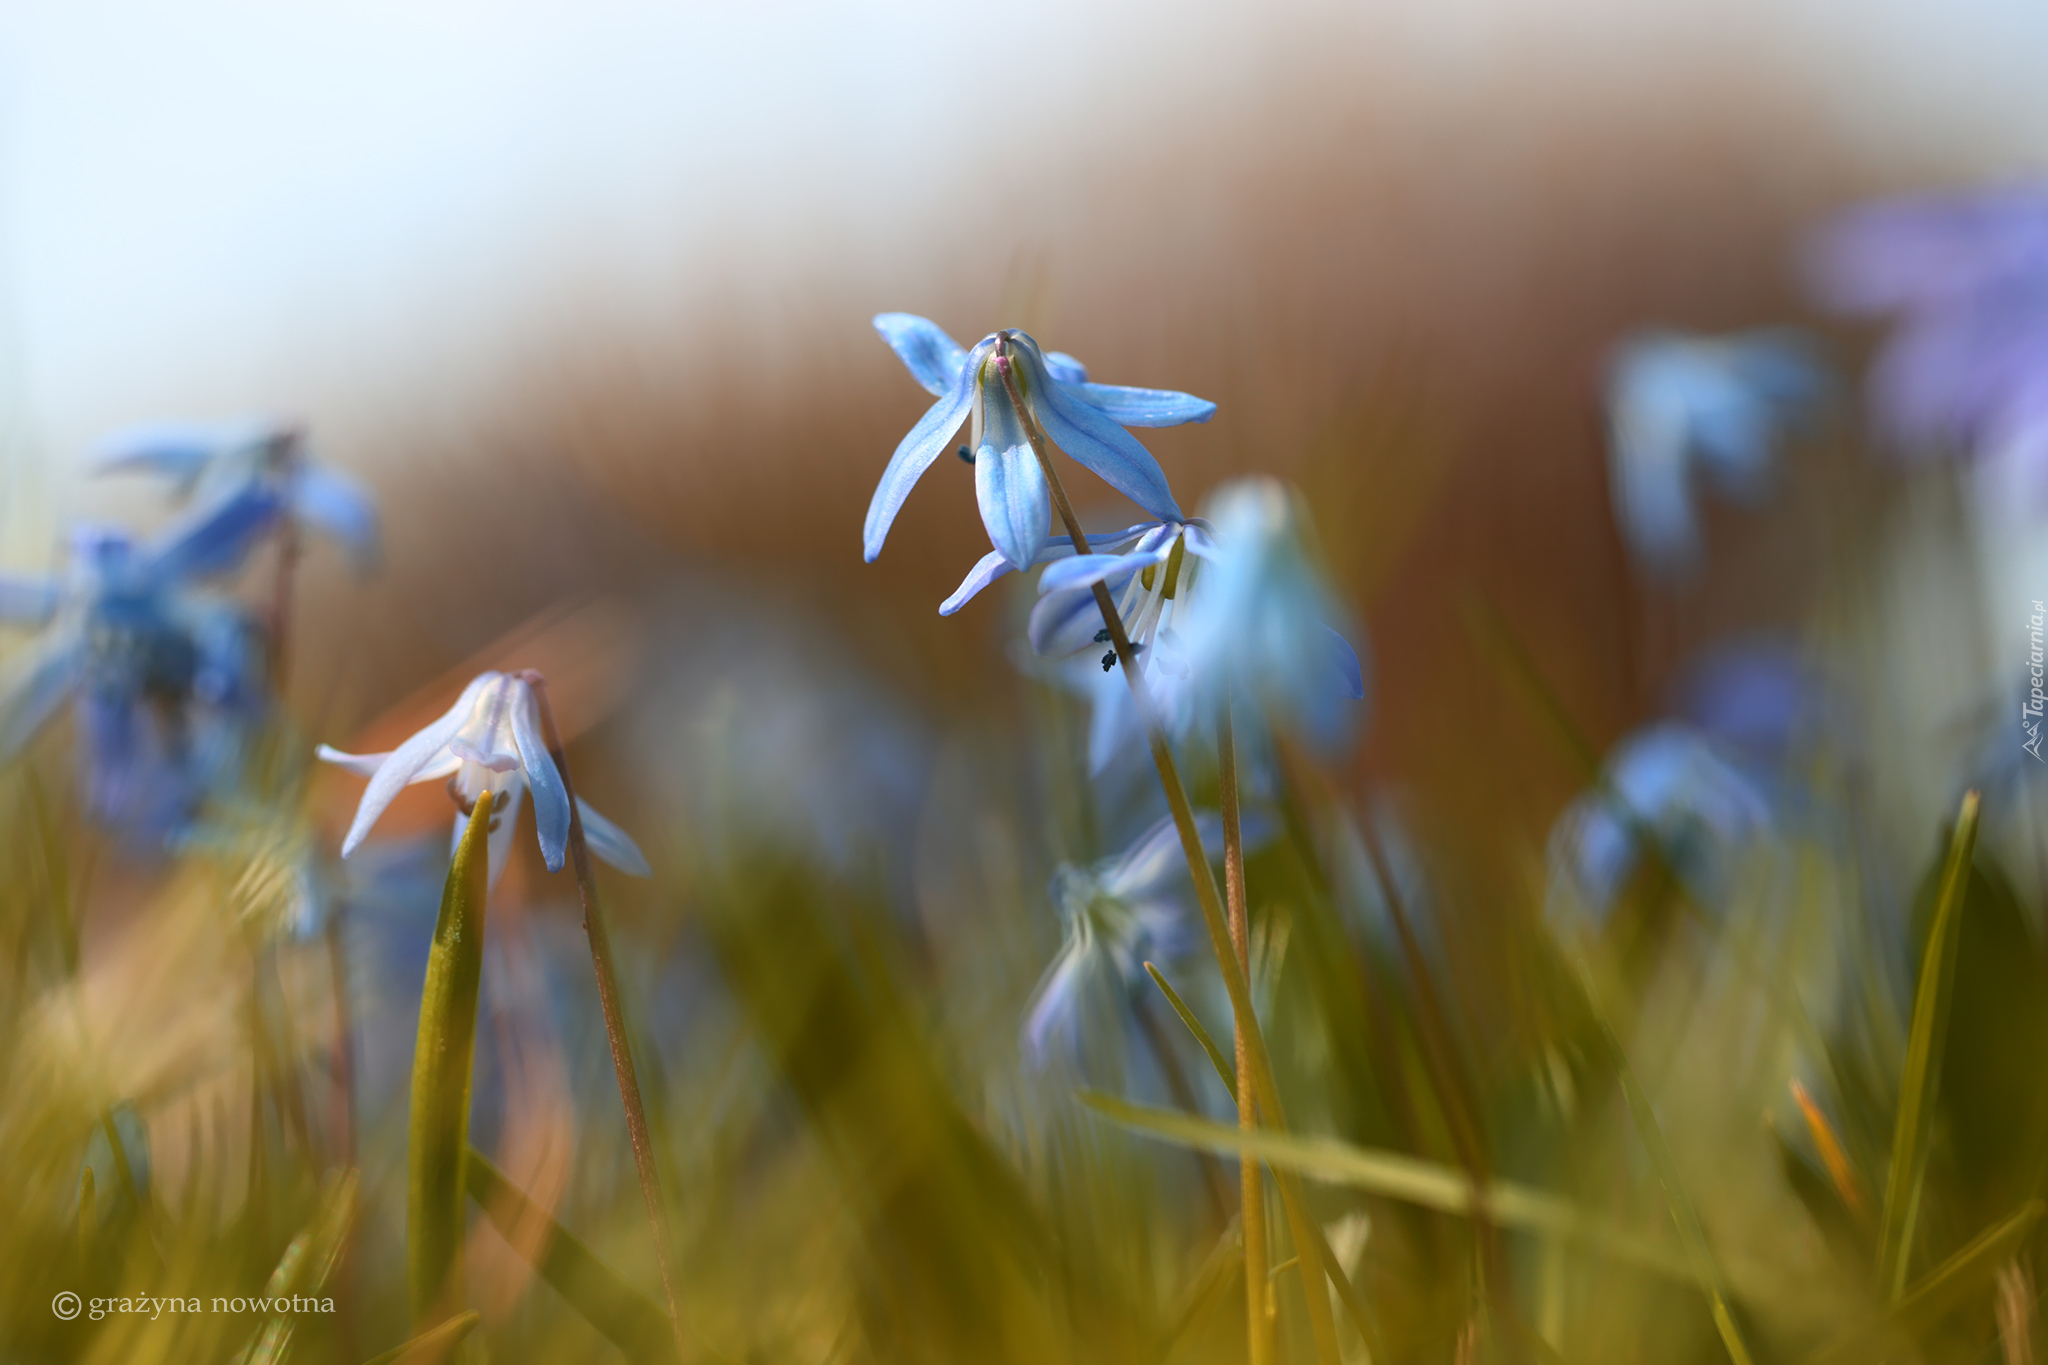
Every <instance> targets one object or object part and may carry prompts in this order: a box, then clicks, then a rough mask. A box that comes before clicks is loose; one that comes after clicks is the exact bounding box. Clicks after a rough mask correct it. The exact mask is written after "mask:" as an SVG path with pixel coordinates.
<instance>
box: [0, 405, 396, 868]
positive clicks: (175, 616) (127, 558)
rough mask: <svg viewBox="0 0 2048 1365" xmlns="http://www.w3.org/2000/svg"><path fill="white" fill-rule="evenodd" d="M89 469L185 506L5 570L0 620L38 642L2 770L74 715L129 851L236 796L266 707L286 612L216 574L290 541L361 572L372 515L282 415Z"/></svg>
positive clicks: (83, 758)
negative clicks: (256, 603)
mask: <svg viewBox="0 0 2048 1365" xmlns="http://www.w3.org/2000/svg"><path fill="white" fill-rule="evenodd" d="M97 467H98V469H99V470H100V471H101V472H109V473H111V472H120V471H140V472H146V473H151V474H157V475H162V476H167V477H168V479H169V480H170V482H171V484H172V496H173V498H174V500H175V501H176V502H177V503H178V504H179V505H180V508H179V511H178V512H177V513H176V514H175V515H174V517H173V518H172V520H171V521H170V523H169V524H168V525H167V526H166V527H165V528H164V529H162V530H160V531H158V532H157V533H155V534H154V535H151V536H148V537H138V536H135V535H133V534H131V533H130V532H128V531H126V530H123V529H120V528H117V527H109V526H98V525H83V526H78V527H75V528H74V529H73V530H72V532H71V535H70V546H69V550H70V553H69V563H68V564H67V565H66V567H65V569H64V571H63V572H61V573H56V574H47V575H7V576H0V621H5V622H7V623H9V624H12V625H16V626H23V627H28V628H32V629H36V630H39V631H40V635H39V637H38V638H37V639H36V640H35V642H34V643H33V644H32V646H31V647H30V648H28V649H27V650H25V651H24V652H23V653H22V654H21V655H19V656H17V657H16V659H15V660H13V662H12V666H11V669H10V671H9V674H8V676H7V678H6V680H5V682H4V683H0V763H8V762H12V761H13V760H15V759H16V758H17V757H19V756H20V755H21V754H22V753H23V751H24V750H25V749H27V747H28V746H29V745H30V743H31V742H32V741H34V740H35V738H36V737H37V736H38V735H39V734H40V733H41V732H42V731H43V730H44V729H45V728H46V727H47V726H48V725H49V724H50V723H51V722H52V721H53V720H54V719H55V718H56V717H57V716H58V715H59V714H60V713H61V712H62V711H63V710H64V709H65V707H66V705H67V704H68V705H69V708H70V710H71V714H72V720H73V727H72V728H73V731H74V734H75V736H76V744H77V754H78V767H79V771H80V773H81V780H82V784H83V787H84V790H85V793H86V799H87V804H88V806H89V808H90V810H91V811H92V812H93V814H94V815H95V816H96V817H97V818H98V819H99V820H101V821H103V822H104V823H105V824H106V825H108V826H109V827H111V828H112V829H113V830H115V831H116V832H117V833H118V834H119V835H120V836H121V837H122V838H123V840H124V842H126V843H127V844H128V845H129V846H130V847H133V848H137V849H144V850H146V849H162V848H164V847H167V846H171V845H174V844H177V843H179V842H181V841H182V840H183V839H185V838H186V836H188V835H189V834H190V832H191V831H192V829H193V828H194V825H195V822H196V821H197V820H198V819H199V818H200V816H201V813H202V811H203V810H204V809H205V808H206V807H207V805H208V803H209V802H213V801H230V800H233V799H236V798H237V797H238V796H239V794H240V784H241V782H242V780H243V777H244V767H245V763H246V760H247V757H248V753H249V747H250V744H251V741H252V739H253V737H254V736H255V735H256V733H257V732H258V730H259V729H260V727H261V726H262V725H263V724H264V723H265V721H266V720H267V719H268V718H269V717H270V715H271V712H272V706H273V701H274V698H273V695H272V693H273V680H274V660H273V654H274V648H273V646H274V642H275V640H276V636H277V633H278V631H279V629H280V626H281V623H282V620H283V614H284V612H285V610H286V604H285V603H284V602H283V601H281V600H273V601H271V602H270V603H268V604H267V606H266V608H264V609H262V610H258V609H254V608H252V607H251V606H250V605H249V604H248V603H247V602H245V601H244V600H242V599H241V598H239V597H237V596H236V595H234V594H233V593H232V592H230V591H229V590H228V586H227V584H228V580H229V579H230V578H231V577H232V576H233V575H234V574H235V573H236V572H237V571H238V570H240V569H241V568H242V566H243V565H244V563H245V562H246V561H247V560H248V559H249V557H250V556H251V554H252V553H254V552H255V551H256V549H257V547H258V546H259V545H261V544H263V543H264V542H265V541H277V542H279V549H278V552H279V553H280V554H296V545H297V538H298V535H299V533H300V531H301V530H313V531H318V532H321V533H323V534H325V535H327V536H330V537H332V538H333V539H335V540H337V541H338V542H339V543H340V544H341V545H342V546H343V548H345V549H346V550H347V551H349V552H350V553H351V554H352V555H353V556H354V557H355V558H356V560H357V562H358V563H360V564H364V565H367V564H369V563H371V562H373V561H374V558H375V555H376V550H377V516H376V510H375V508H374V506H373V505H372V504H371V502H370V500H369V498H368V496H367V495H366V494H365V493H364V492H363V491H362V490H361V489H360V488H358V487H357V486H356V485H355V484H354V483H353V482H352V481H351V480H349V479H348V478H347V477H346V476H344V475H342V474H340V473H338V472H336V471H334V470H331V469H329V468H327V467H325V466H323V465H321V464H319V463H317V462H316V461H314V460H313V459H312V458H311V456H310V455H309V454H308V453H307V450H306V442H305V438H304V434H303V433H302V432H301V431H300V430H299V429H298V428H297V427H295V426H292V425H290V424H288V423H282V422H277V421H270V420H251V421H242V422H235V423H229V424H221V425H210V426H198V425H180V426H164V427H149V428H141V429H137V430H134V431H130V432H126V433H123V434H121V435H120V436H117V437H115V438H114V439H113V440H111V441H109V442H107V443H106V444H105V446H103V447H102V449H101V450H100V451H99V453H98V458H97ZM280 578H281V582H282V581H283V579H282V576H280Z"/></svg>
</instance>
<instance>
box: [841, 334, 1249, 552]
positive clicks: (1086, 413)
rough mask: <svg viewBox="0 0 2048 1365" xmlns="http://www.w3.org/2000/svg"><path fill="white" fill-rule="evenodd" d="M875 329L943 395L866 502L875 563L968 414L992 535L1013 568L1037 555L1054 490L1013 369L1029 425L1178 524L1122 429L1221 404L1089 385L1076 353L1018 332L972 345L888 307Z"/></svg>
mask: <svg viewBox="0 0 2048 1365" xmlns="http://www.w3.org/2000/svg"><path fill="white" fill-rule="evenodd" d="M875 330H876V331H878V332H880V333H881V334H882V338H883V340H885V341H887V342H888V343H889V345H890V347H891V348H892V349H894V350H895V352H896V354H897V355H898V356H899V357H901V358H902V360H903V363H904V364H905V365H906V366H908V367H909V369H910V373H911V375H912V376H913V377H914V378H916V380H917V382H918V383H920V384H922V385H923V386H924V387H925V389H926V390H927V391H928V392H930V393H932V394H933V395H934V396H936V397H937V399H938V401H937V402H936V403H934V404H933V405H932V406H931V409H930V410H929V411H927V412H926V413H925V415H924V416H923V417H922V418H920V419H919V421H918V423H917V425H916V426H914V427H912V428H911V430H910V434H909V435H907V436H905V437H904V438H903V440H902V442H901V443H900V444H899V445H898V446H897V447H896V453H895V454H894V455H892V456H891V457H890V459H889V466H888V468H887V469H886V470H884V471H883V473H882V480H881V483H880V484H878V485H877V486H876V488H875V496H874V499H873V501H872V502H870V503H869V504H868V515H867V525H866V527H865V529H864V531H863V533H862V540H863V546H864V552H865V554H866V556H867V559H868V561H869V562H870V563H872V562H873V561H874V559H875V557H876V556H877V555H879V554H881V552H882V542H883V540H884V539H885V538H886V537H887V536H888V534H889V527H890V525H891V524H892V523H893V522H894V521H895V520H896V513H897V512H898V511H899V510H900V509H901V508H902V506H903V503H904V500H905V499H906V498H908V497H909V496H910V490H911V488H912V487H913V486H914V485H915V484H916V483H917V481H918V479H919V478H920V477H922V476H923V474H924V472H925V470H927V469H929V468H931V466H932V462H933V461H935V460H937V459H938V458H939V456H940V455H941V454H942V453H944V451H945V450H946V449H947V447H948V446H950V445H951V444H952V440H953V435H954V433H955V432H957V431H958V430H959V429H960V424H961V423H962V422H963V421H967V420H968V419H969V418H970V416H971V417H972V423H973V424H972V435H971V440H970V453H971V456H972V458H973V461H974V491H975V496H976V498H977V500H978V501H979V502H980V505H981V519H982V523H983V525H985V526H986V527H987V528H988V536H989V542H990V543H991V544H992V545H994V546H995V548H996V551H997V552H998V553H999V554H1001V555H1002V556H1003V558H1004V559H1005V560H1007V561H1008V562H1009V563H1011V564H1013V565H1029V564H1032V563H1033V562H1035V561H1036V559H1037V557H1038V552H1039V549H1040V548H1041V547H1042V546H1044V545H1045V543H1046V539H1047V527H1048V523H1049V522H1050V520H1051V516H1052V500H1051V493H1050V491H1049V490H1048V488H1047V486H1046V482H1045V474H1044V471H1043V470H1042V469H1041V468H1040V467H1039V464H1038V459H1037V456H1036V455H1034V454H1033V453H1032V450H1031V443H1030V439H1029V436H1028V434H1027V428H1026V425H1025V414H1023V413H1020V412H1019V411H1018V409H1017V406H1016V404H1015V403H1014V402H1012V401H1011V398H1010V393H1009V388H1008V386H1007V385H1006V383H1005V382H1004V374H1005V371H1006V370H1007V371H1009V372H1010V373H1012V374H1013V375H1014V378H1015V381H1016V384H1017V388H1018V391H1019V392H1020V393H1021V394H1022V395H1023V399H1024V405H1025V407H1026V408H1028V409H1029V410H1030V411H1029V416H1030V418H1031V420H1032V421H1035V422H1036V423H1037V425H1038V427H1039V428H1040V429H1041V430H1042V431H1043V432H1044V433H1045V435H1046V436H1047V437H1048V438H1049V439H1050V440H1051V441H1052V443H1053V444H1054V445H1057V446H1058V447H1059V448H1060V449H1062V450H1064V451H1066V452H1067V454H1069V455H1071V456H1072V457H1073V458H1074V459H1076V460H1078V461H1080V462H1081V463H1082V464H1084V465H1086V466H1087V467H1088V468H1090V469H1092V470H1094V471H1095V472H1096V473H1097V474H1099V475H1101V476H1102V478H1103V479H1104V480H1105V481H1107V482H1108V483H1109V485H1110V486H1111V487H1112V488H1115V489H1116V490H1117V491H1118V492H1120V493H1122V494H1124V496H1126V497H1128V498H1130V499H1131V501H1133V502H1135V503H1137V504H1138V505H1139V506H1140V507H1143V508H1144V509H1145V510H1146V511H1148V512H1150V513H1151V514H1152V515H1153V516H1155V517H1159V518H1162V519H1166V520H1173V521H1178V520H1179V519H1180V515H1181V513H1180V507H1179V506H1178V505H1177V504H1176V503H1175V502H1174V500H1173V493H1172V491H1171V490H1170V489H1169V488H1168V487H1167V485H1166V476H1165V474H1164V473H1162V472H1161V471H1160V468H1159V463H1158V461H1156V460H1154V459H1153V458H1152V455H1151V453H1150V452H1149V451H1147V450H1146V449H1145V448H1144V447H1143V446H1141V445H1139V444H1138V442H1137V440H1136V439H1135V438H1133V437H1132V436H1131V434H1130V433H1129V432H1127V431H1125V430H1124V428H1125V427H1162V426H1179V425H1180V424H1182V423H1185V422H1206V421H1208V420H1209V418H1210V417H1212V416H1214V415H1215V412H1216V405H1215V404H1214V403H1211V402H1208V401H1206V400H1204V399H1200V398H1195V397H1193V396H1191V395H1189V394H1185V393H1175V392H1172V391H1169V390H1164V389H1134V388H1124V387H1120V386H1118V385H1114V384H1094V383H1090V382H1089V380H1088V372H1087V371H1086V370H1085V369H1084V368H1083V367H1082V366H1081V364H1080V363H1079V362H1078V361H1076V360H1074V359H1073V357H1071V356H1067V355H1062V354H1061V353H1059V352H1057V351H1053V352H1045V351H1041V350H1040V349H1039V346H1038V343H1037V342H1036V341H1033V340H1032V339H1031V338H1030V337H1029V336H1026V335H1025V334H1024V333H1023V332H1019V331H1014V330H1012V331H1002V332H994V333H991V334H990V335H988V336H986V337H984V338H982V340H981V341H980V342H979V343H978V344H976V346H975V347H974V349H973V350H971V351H970V350H967V349H965V348H964V347H962V346H961V345H960V344H959V343H958V342H956V341H954V340H953V339H952V338H951V337H950V336H947V335H946V333H945V332H944V331H942V330H940V328H939V327H938V326H937V324H935V323H932V322H930V321H927V320H926V319H924V318H920V317H913V316H911V315H910V314H908V313H883V314H881V315H880V316H878V317H877V318H876V319H875Z"/></svg>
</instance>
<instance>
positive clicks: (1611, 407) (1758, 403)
mask: <svg viewBox="0 0 2048 1365" xmlns="http://www.w3.org/2000/svg"><path fill="white" fill-rule="evenodd" d="M1822 387H1823V380H1822V372H1821V370H1820V367H1819V365H1818V364H1817V362H1816V361H1815V360H1814V359H1813V357H1812V355H1811V354H1810V353H1809V352H1808V351H1807V350H1806V348H1805V347H1804V346H1802V345H1801V344H1800V343H1799V342H1798V341H1797V340H1796V339H1795V338H1794V337H1793V336H1792V335H1791V334H1789V333H1786V332H1783V331H1768V330H1767V331H1756V332H1738V333H1735V334H1733V335H1729V336H1721V337H1701V336H1686V335H1682V334H1680V333H1676V332H1642V333H1638V334H1637V335H1635V336H1632V337H1630V338H1628V339H1627V340H1626V341H1624V342H1622V344H1621V345H1620V346H1618V347H1617V348H1616V349H1615V352H1614V355H1613V357H1612V359H1611V360H1610V361H1609V363H1608V373H1607V421H1608V446H1607V468H1608V485H1609V490H1610V493H1611V496H1612V497H1613V499H1614V516H1615V521H1616V523H1617V524H1618V525H1619V526H1620V528H1621V533H1622V537H1623V539H1625V540H1626V541H1627V542H1628V546H1629V549H1630V551H1631V552H1632V553H1633V554H1634V555H1635V557H1636V560H1637V562H1638V563H1640V564H1642V565H1643V566H1644V567H1646V568H1649V569H1652V570H1655V571H1659V572H1666V573H1669V572H1679V571H1683V570H1686V569H1689V568H1691V567H1693V566H1694V565H1695V564H1696V563H1697V562H1698V559H1699V551H1700V527H1699V515H1698V512H1697V510H1696V509H1695V507H1694V505H1693V477H1694V470H1695V469H1698V470H1700V471H1701V472H1703V473H1704V474H1705V475H1706V476H1707V478H1708V480H1709V481H1710V482H1712V483H1713V484H1714V486H1715V487H1716V488H1717V490H1718V491H1720V492H1721V493H1722V494H1724V495H1725V496H1729V497H1733V498H1737V499H1744V500H1750V499H1754V498H1756V497H1757V496H1759V495H1760V494H1761V493H1762V492H1763V491H1764V489H1765V488H1766V487H1767V485H1768V482H1769V478H1770V474H1771V465H1772V461H1773V458H1774V455H1775V450H1776V447H1777V445H1778V442H1779V440H1780V438H1781V436H1782V433H1783V430H1784V428H1785V427H1786V426H1787V424H1789V423H1790V422H1792V421H1794V420H1795V419H1797V418H1799V417H1800V416H1802V415H1803V414H1804V413H1805V412H1806V411H1808V410H1809V409H1810V408H1811V406H1812V405H1813V404H1814V402H1815V401H1816V400H1817V399H1818V398H1819V396H1820V394H1821V391H1822Z"/></svg>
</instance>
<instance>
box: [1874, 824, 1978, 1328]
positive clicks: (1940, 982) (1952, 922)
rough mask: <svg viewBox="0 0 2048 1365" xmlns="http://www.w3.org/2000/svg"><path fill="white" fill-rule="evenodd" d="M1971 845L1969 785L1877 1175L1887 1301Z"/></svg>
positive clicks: (1900, 1254) (1913, 1195) (1892, 1296)
mask: <svg viewBox="0 0 2048 1365" xmlns="http://www.w3.org/2000/svg"><path fill="white" fill-rule="evenodd" d="M1976 846H1977V793H1975V792H1969V793H1966V794H1965V795H1964V797H1963V805H1962V809H1961V810H1960V811H1959V812H1958V813H1957V815H1956V828H1955V833H1954V834H1953V835H1952V836H1950V838H1949V844H1948V860H1947V862H1946V863H1944V864H1943V866H1942V870H1941V890H1940V894H1939V895H1938V897H1937V898H1936V900H1935V903H1934V919H1933V922H1932V923H1931V924H1930V925H1929V926H1928V930H1927V947H1926V949H1925V950H1924V951H1923V953H1922V955H1921V959H1920V980H1919V985H1918V987H1917V988H1916V989H1915V991H1914V994H1913V1028H1912V1032H1911V1033H1910V1034H1909V1035H1908V1036H1907V1041H1906V1069H1905V1074H1904V1075H1903V1076H1902V1077H1901V1079H1900V1082H1899V1113H1898V1119H1897V1122H1896V1124H1895V1125H1894V1127H1893V1129H1892V1161H1891V1173H1890V1176H1889V1177H1888V1178H1887V1179H1886V1181H1885V1188H1884V1212H1883V1217H1882V1218H1881V1220H1880V1222H1879V1225H1878V1241H1877V1289H1878V1293H1879V1294H1880V1295H1881V1296H1882V1297H1883V1298H1884V1300H1885V1301H1886V1302H1887V1303H1897V1302H1898V1301H1899V1299H1900V1297H1901V1296H1902V1295H1903V1294H1904V1293H1905V1290H1906V1270H1907V1266H1908V1264H1909V1263H1910V1262H1911V1261H1912V1259H1913V1256H1912V1253H1913V1232H1914V1227H1915V1225H1916V1224H1917V1223H1918V1221H1919V1215H1920V1185H1921V1181H1922V1180H1923V1179H1924V1178H1925V1176H1926V1174H1927V1140H1928V1134H1929V1131H1930V1129H1931V1128H1932V1127H1933V1124H1934V1097H1935V1094H1936V1092H1937V1091H1938V1090H1939V1088H1940V1085H1941V1074H1940V1073H1941V1044H1942V1035H1943V1033H1944V1031H1945V1029H1946V1026H1947V1023H1948V1003H1949V983H1950V980H1951V978H1952V977H1953V976H1954V975H1955V966H1956V939H1957V927H1958V925H1959V924H1960V923H1961V921H1962V909H1963V896H1964V893H1965V891H1966V889H1967V888H1968V886H1969V884H1970V859H1971V856H1972V854H1973V853H1974V852H1975V851H1976Z"/></svg>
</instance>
